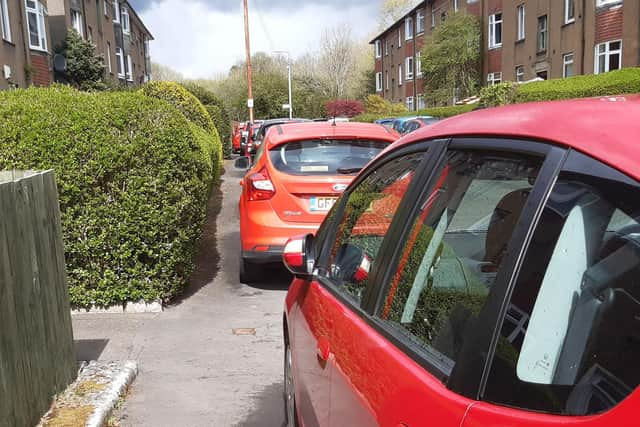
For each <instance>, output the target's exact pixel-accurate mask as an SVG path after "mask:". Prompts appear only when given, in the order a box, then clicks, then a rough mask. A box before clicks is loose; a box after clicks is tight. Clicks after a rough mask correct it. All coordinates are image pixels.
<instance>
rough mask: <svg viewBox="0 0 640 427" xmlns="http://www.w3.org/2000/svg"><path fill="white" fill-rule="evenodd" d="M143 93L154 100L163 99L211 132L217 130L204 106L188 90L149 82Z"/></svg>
mask: <svg viewBox="0 0 640 427" xmlns="http://www.w3.org/2000/svg"><path fill="white" fill-rule="evenodd" d="M142 92H143V93H144V94H145V95H147V96H150V97H152V98H158V99H162V100H164V101H167V102H168V103H170V104H171V105H173V106H174V107H176V108H177V109H178V110H180V112H181V113H182V114H184V116H185V117H186V118H187V119H188V120H189V121H191V122H193V123H195V124H197V125H198V126H200V127H201V128H203V129H205V130H207V131H209V132H211V131H213V129H215V126H214V124H213V121H212V120H211V117H210V116H209V113H207V110H206V109H205V108H204V105H202V103H201V102H200V101H199V100H198V98H196V97H195V96H193V95H192V94H191V93H190V92H189V91H188V90H186V89H185V88H184V87H182V86H180V84H178V83H174V82H149V83H147V84H146V85H144V86H143V88H142Z"/></svg>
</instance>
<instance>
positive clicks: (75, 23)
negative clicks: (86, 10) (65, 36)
mask: <svg viewBox="0 0 640 427" xmlns="http://www.w3.org/2000/svg"><path fill="white" fill-rule="evenodd" d="M69 14H70V15H71V28H73V29H74V30H76V31H77V32H78V34H80V37H82V38H84V30H83V27H84V25H83V22H82V18H83V17H82V12H81V11H79V10H76V9H71V11H70V13H69Z"/></svg>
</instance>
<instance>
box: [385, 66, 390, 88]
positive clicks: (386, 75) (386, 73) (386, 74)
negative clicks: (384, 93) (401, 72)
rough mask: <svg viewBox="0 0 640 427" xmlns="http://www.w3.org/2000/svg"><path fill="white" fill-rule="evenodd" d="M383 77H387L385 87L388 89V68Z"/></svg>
mask: <svg viewBox="0 0 640 427" xmlns="http://www.w3.org/2000/svg"><path fill="white" fill-rule="evenodd" d="M385 77H386V78H387V81H386V88H387V90H389V70H387V71H385Z"/></svg>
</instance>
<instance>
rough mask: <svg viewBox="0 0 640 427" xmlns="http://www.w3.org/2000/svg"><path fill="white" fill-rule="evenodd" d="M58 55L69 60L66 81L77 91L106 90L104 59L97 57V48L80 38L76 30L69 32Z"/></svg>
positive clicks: (65, 75) (64, 75) (58, 50)
mask: <svg viewBox="0 0 640 427" xmlns="http://www.w3.org/2000/svg"><path fill="white" fill-rule="evenodd" d="M57 52H58V53H61V54H63V55H64V56H65V57H66V58H67V70H66V72H65V73H63V77H64V78H65V80H66V81H67V82H68V83H69V84H71V85H72V86H73V87H75V88H76V89H81V90H105V89H106V88H107V86H106V85H105V83H104V80H103V77H104V59H103V58H102V57H101V56H97V55H96V52H95V46H94V45H93V43H91V42H90V41H88V40H84V39H83V38H82V37H80V34H78V32H77V31H76V30H74V29H70V30H69V31H68V32H67V37H66V38H65V40H64V42H63V43H62V46H60V47H59V48H58V49H57Z"/></svg>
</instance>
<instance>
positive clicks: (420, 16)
mask: <svg viewBox="0 0 640 427" xmlns="http://www.w3.org/2000/svg"><path fill="white" fill-rule="evenodd" d="M416 33H418V34H420V33H424V11H422V10H419V11H418V13H417V15H416Z"/></svg>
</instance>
